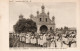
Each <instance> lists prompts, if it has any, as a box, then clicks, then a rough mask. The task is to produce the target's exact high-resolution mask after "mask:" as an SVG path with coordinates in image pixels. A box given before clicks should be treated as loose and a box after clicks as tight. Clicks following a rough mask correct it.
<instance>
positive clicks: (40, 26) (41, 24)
mask: <svg viewBox="0 0 80 51" xmlns="http://www.w3.org/2000/svg"><path fill="white" fill-rule="evenodd" d="M41 9H42V12H41V13H39V11H37V12H36V13H37V15H36V16H34V15H32V14H31V15H30V19H32V20H33V21H35V22H36V25H37V33H46V32H48V31H50V30H55V17H54V16H53V17H52V20H51V19H50V16H49V14H50V13H49V12H47V13H45V6H44V5H42V6H41Z"/></svg>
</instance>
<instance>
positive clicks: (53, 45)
mask: <svg viewBox="0 0 80 51" xmlns="http://www.w3.org/2000/svg"><path fill="white" fill-rule="evenodd" d="M55 46H56V42H55V39H54V37H53V38H52V39H51V45H50V47H52V48H55Z"/></svg>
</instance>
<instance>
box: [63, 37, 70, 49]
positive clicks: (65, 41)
mask: <svg viewBox="0 0 80 51" xmlns="http://www.w3.org/2000/svg"><path fill="white" fill-rule="evenodd" d="M68 43H69V41H68V38H67V37H66V36H62V47H63V48H68Z"/></svg>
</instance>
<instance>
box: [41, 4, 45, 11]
mask: <svg viewBox="0 0 80 51" xmlns="http://www.w3.org/2000/svg"><path fill="white" fill-rule="evenodd" d="M41 8H42V13H44V12H45V6H44V5H42V6H41Z"/></svg>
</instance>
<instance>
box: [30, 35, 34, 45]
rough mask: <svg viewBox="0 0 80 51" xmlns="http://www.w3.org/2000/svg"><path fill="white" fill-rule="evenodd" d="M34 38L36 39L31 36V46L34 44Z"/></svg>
mask: <svg viewBox="0 0 80 51" xmlns="http://www.w3.org/2000/svg"><path fill="white" fill-rule="evenodd" d="M33 38H34V36H33V35H32V36H31V44H33Z"/></svg>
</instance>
